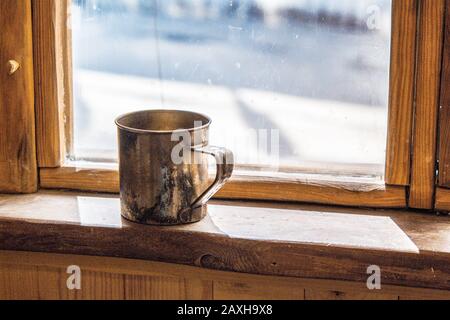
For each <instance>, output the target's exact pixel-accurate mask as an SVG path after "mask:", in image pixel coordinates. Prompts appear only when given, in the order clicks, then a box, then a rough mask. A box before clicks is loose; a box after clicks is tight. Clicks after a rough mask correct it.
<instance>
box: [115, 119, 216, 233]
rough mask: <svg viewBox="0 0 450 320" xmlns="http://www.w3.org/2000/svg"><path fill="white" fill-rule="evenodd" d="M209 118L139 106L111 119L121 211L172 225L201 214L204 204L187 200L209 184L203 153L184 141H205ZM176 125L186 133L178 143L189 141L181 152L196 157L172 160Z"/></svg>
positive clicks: (139, 219)
mask: <svg viewBox="0 0 450 320" xmlns="http://www.w3.org/2000/svg"><path fill="white" fill-rule="evenodd" d="M194 123H195V125H194ZM210 123H211V120H210V119H209V118H208V117H206V116H203V115H201V114H197V113H192V112H185V111H174V110H149V111H140V112H135V113H130V114H127V115H124V116H122V117H120V118H118V119H117V120H116V124H117V126H118V139H119V171H120V200H121V212H122V216H123V217H125V218H126V219H128V220H131V221H134V222H138V223H143V224H154V225H176V224H186V223H193V222H197V221H200V220H201V219H202V218H204V217H205V216H206V212H207V208H206V205H203V206H200V207H196V208H192V204H193V203H194V202H195V200H196V199H198V198H199V197H200V196H201V195H202V193H203V192H204V191H205V190H206V189H207V188H208V185H209V182H208V177H209V175H208V158H207V155H201V154H198V153H197V154H194V151H190V150H191V149H190V148H189V147H192V148H193V147H202V146H207V145H208V138H209V125H210ZM175 131H176V132H180V133H182V134H183V135H184V136H186V135H187V136H188V138H189V139H184V142H183V143H189V144H190V146H187V147H188V148H187V149H186V148H184V152H186V150H189V151H188V152H190V153H191V154H190V157H189V158H188V159H191V160H193V159H196V161H182V162H181V163H180V162H179V161H174V159H173V155H174V154H177V152H178V151H177V150H180V141H179V140H176V141H172V140H174V138H173V134H174V132H175ZM186 141H187V142H186ZM174 150H175V151H174ZM177 155H178V154H177ZM184 156H185V155H184ZM195 157H197V158H195Z"/></svg>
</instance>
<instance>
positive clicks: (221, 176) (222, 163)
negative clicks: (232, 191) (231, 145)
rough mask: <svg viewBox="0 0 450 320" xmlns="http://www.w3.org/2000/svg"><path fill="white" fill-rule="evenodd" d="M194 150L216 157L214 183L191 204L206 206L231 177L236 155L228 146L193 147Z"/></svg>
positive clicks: (194, 206) (196, 206)
mask: <svg viewBox="0 0 450 320" xmlns="http://www.w3.org/2000/svg"><path fill="white" fill-rule="evenodd" d="M192 150H193V151H195V152H200V153H203V154H208V155H210V156H213V157H214V158H215V159H216V167H217V173H216V179H215V180H214V182H213V184H212V185H211V186H210V187H209V188H208V189H206V191H205V192H203V193H202V195H200V197H198V199H197V200H195V201H194V203H193V204H192V205H191V208H192V209H195V208H198V207H201V206H204V205H205V204H206V203H207V202H208V201H209V199H211V198H212V196H214V195H215V194H216V193H217V192H218V191H219V190H220V189H221V188H222V187H223V185H224V184H225V183H226V182H227V180H228V179H229V178H230V177H231V175H232V173H233V169H234V155H233V152H231V151H230V150H228V149H226V148H221V147H214V146H206V147H193V148H192Z"/></svg>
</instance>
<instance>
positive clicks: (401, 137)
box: [385, 0, 417, 186]
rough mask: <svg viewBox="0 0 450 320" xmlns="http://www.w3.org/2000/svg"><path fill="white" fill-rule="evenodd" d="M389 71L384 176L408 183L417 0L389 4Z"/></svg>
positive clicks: (402, 183)
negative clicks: (390, 10) (390, 11)
mask: <svg viewBox="0 0 450 320" xmlns="http://www.w3.org/2000/svg"><path fill="white" fill-rule="evenodd" d="M392 12H393V14H392V40H391V71H390V84H389V120H388V139H387V149H386V173H385V180H386V183H387V184H390V185H401V186H407V185H409V183H410V166H411V139H412V119H413V114H414V112H413V109H414V80H415V58H416V30H417V26H416V23H417V0H398V1H394V2H393V4H392Z"/></svg>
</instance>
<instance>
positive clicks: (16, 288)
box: [0, 251, 450, 300]
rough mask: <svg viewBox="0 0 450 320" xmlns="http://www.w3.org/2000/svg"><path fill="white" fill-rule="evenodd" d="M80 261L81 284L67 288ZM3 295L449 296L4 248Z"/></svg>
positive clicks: (448, 295)
mask: <svg viewBox="0 0 450 320" xmlns="http://www.w3.org/2000/svg"><path fill="white" fill-rule="evenodd" d="M73 263H80V268H81V290H68V289H67V285H66V282H67V279H68V277H69V275H68V274H67V273H66V268H67V266H68V265H72V264H73ZM0 299H43V300H48V299H51V300H54V299H62V300H86V299H89V300H90V299H93V300H95V299H107V300H110V299H112V300H116V299H133V300H143V299H175V300H179V299H180V300H211V299H221V300H242V299H250V300H277V299H283V300H285V299H286V300H290V299H292V300H303V299H308V300H369V299H370V300H397V299H402V300H407V299H442V300H444V299H446V300H448V299H450V291H443V290H434V289H421V288H409V287H399V286H388V285H382V290H374V291H370V290H368V289H367V287H366V284H365V283H363V282H346V281H334V280H315V279H301V278H290V277H269V276H258V275H251V274H243V273H232V272H223V271H215V270H207V269H199V268H194V267H188V266H180V265H172V264H164V263H158V262H149V261H141V260H128V259H117V258H99V257H87V256H74V255H57V254H43V253H29V252H9V251H8V252H7V251H0Z"/></svg>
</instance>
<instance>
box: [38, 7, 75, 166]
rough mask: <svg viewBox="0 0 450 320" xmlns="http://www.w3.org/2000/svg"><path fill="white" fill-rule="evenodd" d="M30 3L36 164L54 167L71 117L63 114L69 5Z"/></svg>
mask: <svg viewBox="0 0 450 320" xmlns="http://www.w3.org/2000/svg"><path fill="white" fill-rule="evenodd" d="M32 4H33V42H34V59H35V69H34V70H35V95H36V123H37V127H36V133H37V151H38V153H37V154H38V163H39V166H40V167H50V168H53V167H59V166H61V165H62V163H63V161H64V158H65V128H64V124H65V123H66V122H67V123H68V124H70V119H71V117H66V115H65V111H66V110H70V109H71V108H70V106H69V104H70V103H71V99H72V90H71V87H72V86H71V79H70V78H71V72H72V70H71V69H72V66H71V52H70V51H71V50H70V45H69V41H70V31H69V30H68V28H67V14H68V7H67V1H66V0H64V1H61V0H60V1H56V0H32ZM69 127H70V126H69Z"/></svg>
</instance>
